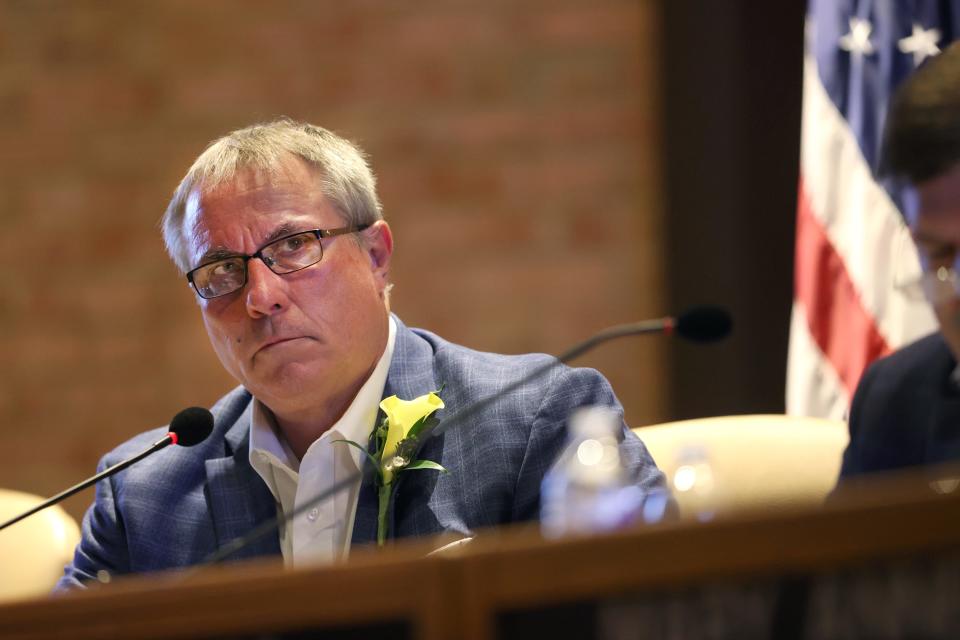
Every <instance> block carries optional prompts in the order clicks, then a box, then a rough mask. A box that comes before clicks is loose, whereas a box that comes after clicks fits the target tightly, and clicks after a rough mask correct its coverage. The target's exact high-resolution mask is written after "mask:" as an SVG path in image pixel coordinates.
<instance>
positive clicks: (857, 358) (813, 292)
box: [794, 182, 890, 397]
mask: <svg viewBox="0 0 960 640" xmlns="http://www.w3.org/2000/svg"><path fill="white" fill-rule="evenodd" d="M794 291H795V297H796V300H797V301H798V302H800V303H801V304H802V305H803V309H804V311H805V313H806V317H807V326H808V328H809V332H810V335H811V337H812V338H813V341H814V342H815V343H816V345H817V346H818V347H819V348H820V350H821V351H822V352H823V353H824V355H826V357H827V359H828V360H829V361H830V363H831V364H832V366H833V368H834V370H835V371H836V372H837V375H838V376H839V377H840V380H841V381H842V382H843V386H844V388H845V389H846V391H847V395H848V397H852V395H853V391H854V389H855V388H856V386H857V382H858V381H859V379H860V374H861V373H862V372H863V369H864V368H865V367H866V365H867V364H869V363H870V362H871V361H872V360H874V359H875V358H877V357H879V356H881V355H884V354H886V353H888V352H889V350H890V348H889V346H888V345H887V343H886V341H885V340H884V338H883V336H881V335H880V332H879V331H878V330H877V327H876V325H875V324H874V322H873V316H872V315H871V314H870V313H869V312H868V311H867V310H866V309H865V308H864V306H863V303H862V302H861V300H860V296H859V295H858V293H857V291H856V288H855V287H854V285H853V282H852V281H851V279H850V277H849V275H848V274H847V270H846V267H845V266H844V263H843V259H842V258H841V256H840V254H839V253H838V252H837V250H836V249H835V248H834V246H833V243H832V242H831V241H830V238H829V237H828V236H827V233H826V231H825V229H824V228H823V227H822V226H821V224H820V221H819V220H818V219H817V216H816V214H815V213H814V212H813V210H812V209H811V207H810V201H809V198H808V197H807V193H806V189H805V185H804V184H803V183H802V182H801V184H800V188H799V206H798V207H797V254H796V266H795V277H794Z"/></svg>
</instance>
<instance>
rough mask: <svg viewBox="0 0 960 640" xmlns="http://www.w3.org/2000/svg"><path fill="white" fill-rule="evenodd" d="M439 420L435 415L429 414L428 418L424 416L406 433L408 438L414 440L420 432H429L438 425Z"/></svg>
mask: <svg viewBox="0 0 960 640" xmlns="http://www.w3.org/2000/svg"><path fill="white" fill-rule="evenodd" d="M439 422H440V418H438V417H437V415H436V413H431V414H430V415H429V416H424V417H422V418H420V419H419V420H417V422H416V424H414V425H413V426H412V427H410V431H409V432H408V433H407V437H408V438H416V437H418V436H419V435H420V432H421V431H424V430H425V429H426V430H429V429H432V428H433V427H435V426H436V425H437V424H439Z"/></svg>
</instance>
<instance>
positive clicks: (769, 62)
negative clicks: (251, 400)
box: [0, 0, 804, 518]
mask: <svg viewBox="0 0 960 640" xmlns="http://www.w3.org/2000/svg"><path fill="white" fill-rule="evenodd" d="M747 4H748V3H747V2H746V1H745V0H738V1H735V2H734V1H730V2H723V3H720V2H694V1H692V0H690V1H676V0H674V1H670V0H632V1H627V0H592V1H591V2H585V1H583V0H579V1H575V0H550V1H549V2H548V1H546V0H528V1H525V2H515V1H512V0H511V1H508V0H487V1H486V2H483V3H467V2H454V3H451V2H447V1H439V0H423V1H422V2H417V3H410V2H374V1H367V0H353V1H351V2H341V3H330V2H310V1H304V0H274V1H273V2H270V3H264V2H252V1H251V2H238V1H234V0H231V1H226V0H206V1H204V2H194V1H188V0H182V1H180V0H166V1H164V2H139V1H130V2H123V3H120V2H108V1H106V0H101V1H95V0H86V1H82V0H76V1H70V2H67V1H66V0H63V1H52V0H47V1H43V0H30V1H26V0H0V114H2V117H0V222H2V225H3V233H2V234H0V267H2V268H0V300H2V303H0V358H2V364H3V366H2V373H0V376H2V377H0V429H2V430H3V434H4V439H5V448H6V449H7V453H6V455H5V456H4V460H5V462H4V464H3V465H0V486H3V487H7V488H13V489H19V490H23V491H29V492H33V493H37V494H41V495H50V494H53V493H55V492H57V491H59V490H60V489H62V488H65V487H66V486H68V485H70V484H73V483H74V482H76V481H79V480H80V479H82V478H84V477H86V476H88V475H90V474H91V473H93V471H94V467H95V465H96V462H97V460H98V459H99V457H100V456H101V455H102V454H103V453H104V452H106V451H107V450H109V449H111V448H112V447H114V446H115V445H116V444H118V443H119V442H121V441H123V440H125V439H126V438H128V437H129V436H131V435H133V434H134V433H136V432H139V431H142V430H145V429H147V428H152V427H155V426H159V425H162V424H165V423H166V422H168V421H169V419H170V418H171V417H172V416H173V415H174V414H175V413H176V412H177V411H178V410H179V409H181V408H183V407H185V406H188V405H195V404H199V405H210V404H212V403H213V402H214V401H215V400H216V399H217V398H219V397H220V396H221V395H223V394H224V393H225V392H226V391H228V390H229V389H230V388H232V387H233V386H234V384H235V383H234V381H232V380H231V379H230V378H229V376H228V375H227V374H226V373H224V372H223V371H222V369H221V367H220V365H219V362H218V361H217V359H216V357H215V356H214V354H213V351H212V350H211V348H210V347H209V344H208V342H207V338H206V335H205V333H204V330H203V327H202V324H201V321H200V317H199V314H198V312H197V309H196V305H195V303H194V299H193V295H192V293H191V291H190V290H189V289H188V287H187V284H186V282H185V280H183V279H182V278H181V277H180V276H179V274H178V273H177V271H176V270H175V268H174V267H173V265H172V264H171V263H170V262H169V260H168V259H167V257H166V254H165V252H164V248H163V244H162V241H161V238H160V234H159V229H158V221H159V219H160V216H161V214H162V212H163V210H164V208H165V206H166V203H167V201H168V198H169V196H170V194H171V193H172V191H173V189H174V187H175V186H176V184H177V183H178V182H179V180H180V178H181V176H182V175H183V173H184V172H185V171H186V169H187V167H188V166H189V165H190V164H191V162H192V161H193V159H194V158H195V157H196V156H197V155H198V154H199V153H200V152H201V151H202V150H203V148H204V147H205V146H206V144H207V143H208V142H210V141H211V140H212V139H214V138H215V137H217V136H219V135H222V134H224V133H226V132H228V131H230V130H232V129H235V128H238V127H242V126H245V125H248V124H251V123H253V122H256V121H262V120H267V119H271V118H274V117H277V116H280V115H287V116H290V117H293V118H296V119H302V120H307V121H310V122H313V123H315V124H319V125H322V126H325V127H327V128H330V129H333V130H335V131H337V132H338V133H340V134H341V135H343V136H345V137H347V138H349V139H352V140H354V141H355V142H357V143H359V144H360V145H361V146H362V147H363V148H364V149H366V151H367V152H368V153H369V155H370V158H371V162H372V165H373V168H374V170H375V172H376V173H377V174H378V176H379V184H380V196H381V200H382V202H383V204H384V209H385V214H386V218H387V220H388V221H389V222H390V224H391V225H392V227H393V229H394V233H395V238H396V254H395V259H394V271H393V280H394V283H395V285H396V288H395V289H394V293H393V297H392V302H393V309H394V311H396V312H397V313H398V314H399V315H400V316H401V317H402V318H403V320H404V321H405V322H406V323H407V324H408V325H410V326H420V327H425V328H428V329H430V330H433V331H435V332H437V333H439V334H440V335H442V336H444V337H446V338H447V339H450V340H453V341H455V342H460V343H463V344H465V345H467V346H470V347H474V348H477V349H482V350H489V351H497V352H505V353H516V352H527V351H542V352H548V353H557V352H559V351H561V350H563V349H564V348H566V347H568V346H570V345H571V344H572V343H574V342H576V341H579V340H581V339H583V338H585V337H587V336H588V335H589V334H591V333H594V332H596V331H598V330H600V329H602V328H604V327H606V326H608V325H612V324H617V323H622V322H628V321H633V320H637V319H642V318H648V317H657V316H661V315H665V314H668V313H672V312H675V311H678V310H680V309H683V308H685V307H687V306H689V305H692V304H697V303H716V304H724V305H727V306H728V307H729V308H730V309H731V310H732V311H733V313H734V315H735V320H736V330H735V331H736V332H735V335H734V337H733V339H731V340H729V341H727V342H726V343H724V344H722V345H718V346H711V347H691V346H688V345H680V344H675V343H671V342H668V341H666V340H664V339H657V338H648V339H645V340H634V341H629V342H621V343H619V344H611V345H607V346H605V347H602V348H600V349H599V350H598V351H596V352H595V353H594V354H591V355H589V356H587V357H584V358H582V359H581V360H580V361H579V362H578V364H582V365H585V366H592V367H596V368H597V369H599V370H600V371H601V372H603V373H604V374H605V375H606V376H607V377H608V378H609V379H610V381H611V382H612V383H613V385H614V388H615V389H616V391H617V394H618V395H619V397H620V399H621V400H622V402H623V404H624V406H625V409H626V413H627V418H628V421H629V422H630V423H631V425H633V426H640V425H645V424H652V423H656V422H660V421H664V420H673V419H679V418H687V417H695V416H703V415H717V414H729V413H756V412H777V413H779V412H782V411H783V397H784V396H783V394H784V372H785V367H786V351H787V347H786V344H787V332H788V323H789V314H790V302H791V298H792V275H791V273H792V272H791V269H792V252H793V246H792V245H793V225H794V219H795V216H794V214H795V206H796V185H797V175H798V160H799V128H800V95H801V61H802V39H803V11H804V7H803V3H749V4H750V7H749V11H748V8H747ZM768 4H769V5H770V6H767V5H768ZM91 500H92V492H87V493H84V494H81V495H80V496H78V497H75V498H72V499H71V500H70V501H68V502H67V503H66V508H67V510H68V511H69V512H70V513H71V514H72V515H74V516H75V517H77V518H79V517H81V515H82V513H83V511H84V509H85V508H86V506H87V505H88V504H89V502H90V501H91Z"/></svg>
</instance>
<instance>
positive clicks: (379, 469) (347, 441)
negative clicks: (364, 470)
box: [333, 440, 383, 481]
mask: <svg viewBox="0 0 960 640" xmlns="http://www.w3.org/2000/svg"><path fill="white" fill-rule="evenodd" d="M333 442H335V443H336V442H346V443H347V444H349V445H351V446H354V447H356V448H357V449H360V451H363V453H364V454H365V455H366V456H367V458H368V459H369V460H370V462H371V463H373V468H374V469H376V470H377V475H378V476H380V479H381V481H383V470H382V469H381V468H380V463H379V462H377V459H376V458H374V457H373V456H372V455H371V454H370V452H369V451H367V450H366V449H365V448H364V447H363V445H361V444H360V443H358V442H354V441H353V440H334V441H333Z"/></svg>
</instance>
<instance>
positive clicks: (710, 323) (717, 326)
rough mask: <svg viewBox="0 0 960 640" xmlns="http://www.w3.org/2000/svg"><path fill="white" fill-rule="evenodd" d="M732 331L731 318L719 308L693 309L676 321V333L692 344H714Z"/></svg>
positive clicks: (725, 311)
mask: <svg viewBox="0 0 960 640" xmlns="http://www.w3.org/2000/svg"><path fill="white" fill-rule="evenodd" d="M731 331H733V318H731V317H730V314H729V313H728V312H727V310H726V309H723V308H721V307H693V308H692V309H687V311H685V312H684V313H682V314H680V317H678V318H677V320H676V332H677V335H678V336H680V337H681V338H685V339H687V340H691V341H693V342H715V341H717V340H722V339H724V338H726V337H727V336H728V335H730V332H731Z"/></svg>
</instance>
